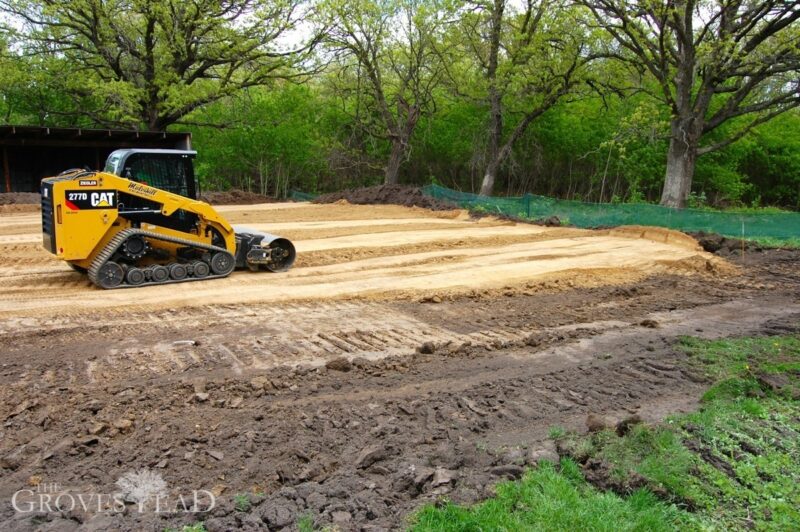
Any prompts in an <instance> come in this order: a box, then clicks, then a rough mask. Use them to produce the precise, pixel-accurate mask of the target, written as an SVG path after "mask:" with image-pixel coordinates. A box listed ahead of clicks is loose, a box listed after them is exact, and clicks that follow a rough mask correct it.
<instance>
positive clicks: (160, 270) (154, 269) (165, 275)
mask: <svg viewBox="0 0 800 532" xmlns="http://www.w3.org/2000/svg"><path fill="white" fill-rule="evenodd" d="M150 279H152V280H153V282H156V283H163V282H164V281H166V280H167V279H169V270H168V269H167V267H166V266H161V265H157V266H151V267H150Z"/></svg>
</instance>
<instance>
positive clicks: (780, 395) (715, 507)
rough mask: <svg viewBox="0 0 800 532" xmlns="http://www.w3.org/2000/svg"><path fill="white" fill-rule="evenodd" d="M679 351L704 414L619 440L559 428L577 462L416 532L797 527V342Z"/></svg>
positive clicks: (693, 343) (771, 340)
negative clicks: (695, 378) (697, 380)
mask: <svg viewBox="0 0 800 532" xmlns="http://www.w3.org/2000/svg"><path fill="white" fill-rule="evenodd" d="M682 347H683V349H685V350H686V352H687V354H688V366H689V368H688V369H689V370H690V371H692V372H694V373H702V374H704V375H706V376H707V377H709V379H711V380H712V381H713V382H714V384H713V385H712V386H711V387H710V389H709V390H708V391H707V392H706V393H705V394H704V395H703V399H702V406H701V408H700V410H699V411H697V412H694V413H691V414H683V415H676V416H672V417H670V418H668V419H667V420H666V421H665V422H664V423H661V424H659V425H657V426H646V425H635V426H633V427H632V429H631V430H630V431H629V432H628V433H627V434H625V435H624V436H622V437H620V436H618V435H617V434H615V433H613V432H611V431H604V432H600V433H597V434H593V435H590V436H580V435H576V434H574V433H569V432H566V431H564V430H563V429H560V428H557V427H554V428H552V429H551V430H550V435H551V437H552V438H554V439H556V440H558V441H559V443H560V447H561V448H562V449H567V450H568V452H569V454H570V456H571V457H573V458H574V460H575V461H573V460H571V459H568V458H562V461H561V463H560V464H559V465H557V466H553V465H550V464H546V463H544V464H542V465H540V466H538V467H537V468H536V469H533V470H530V471H528V472H527V473H526V475H525V476H524V477H523V479H522V480H521V481H519V482H511V483H505V484H501V485H500V486H499V487H498V489H497V496H496V497H495V498H493V499H490V500H488V501H485V502H484V503H481V504H478V505H475V506H472V507H469V508H462V507H459V506H455V505H452V504H446V505H445V506H443V507H441V508H436V507H434V506H427V507H425V508H423V509H422V510H421V511H420V512H419V513H418V514H417V515H416V516H415V518H414V520H413V525H412V526H413V528H414V529H415V530H446V531H473V530H475V531H478V530H520V529H524V530H531V529H546V530H573V529H589V530H666V529H670V530H674V529H676V528H681V529H697V530H708V529H720V530H727V529H749V528H755V529H759V530H790V529H797V528H798V523H800V401H798V399H800V337H798V336H783V337H768V338H742V339H736V340H720V341H713V342H709V341H703V340H697V339H692V338H687V339H684V340H683V342H682ZM580 464H584V466H583V467H584V468H586V469H583V470H582V466H581V465H580ZM582 471H586V474H587V475H588V474H589V472H591V473H592V475H591V480H592V482H593V483H595V484H596V485H598V486H603V487H604V489H607V490H608V491H601V490H599V489H597V488H595V487H593V486H591V485H590V484H588V483H587V482H586V481H585V480H584V477H583V475H582Z"/></svg>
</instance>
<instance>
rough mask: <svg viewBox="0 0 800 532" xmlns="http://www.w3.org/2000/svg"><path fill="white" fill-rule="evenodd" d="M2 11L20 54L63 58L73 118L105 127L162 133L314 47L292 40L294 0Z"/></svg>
mask: <svg viewBox="0 0 800 532" xmlns="http://www.w3.org/2000/svg"><path fill="white" fill-rule="evenodd" d="M0 7H2V8H3V9H4V10H5V11H6V12H7V13H8V14H10V15H11V17H12V19H13V21H14V24H11V25H10V27H9V28H10V30H11V31H12V32H13V33H17V38H18V41H19V42H20V48H21V51H22V53H25V54H39V55H44V56H51V57H52V56H55V57H59V58H63V59H64V60H65V62H66V63H67V64H69V65H71V66H72V68H71V71H70V72H68V73H67V75H68V76H69V77H70V80H69V83H68V84H67V87H68V89H69V91H70V92H71V93H72V94H73V96H74V98H75V99H76V100H79V101H81V102H82V105H81V107H80V109H79V112H80V113H81V114H84V115H86V116H88V117H89V118H90V119H91V120H92V121H93V122H95V123H99V124H104V125H108V126H120V125H135V126H137V127H144V128H146V129H149V130H154V131H160V130H164V129H165V128H166V127H167V126H169V125H170V124H173V123H175V122H177V121H179V120H180V119H181V118H183V117H184V116H186V115H187V114H189V113H191V112H192V111H193V110H195V109H197V108H198V107H201V106H202V105H204V104H207V103H210V102H213V101H216V100H218V99H220V98H223V97H225V96H228V95H231V94H233V93H235V92H236V91H238V90H240V89H242V88H245V87H252V86H257V85H263V84H265V83H268V82H270V81H271V80H274V79H275V78H279V77H287V76H291V75H293V74H294V72H293V71H291V70H290V68H291V67H292V66H294V65H295V64H296V63H297V62H299V61H302V60H303V59H304V57H305V53H304V52H307V51H308V50H309V49H310V48H311V45H312V44H313V42H314V37H313V36H312V37H310V38H309V39H308V40H306V41H304V42H301V39H298V38H296V37H292V32H294V31H295V30H296V28H297V25H298V23H299V22H300V20H301V18H302V16H303V14H304V4H303V3H302V0H192V1H185V0H0ZM9 28H7V29H9ZM307 33H313V32H307ZM88 101H93V102H94V103H95V105H88V104H87V102H88Z"/></svg>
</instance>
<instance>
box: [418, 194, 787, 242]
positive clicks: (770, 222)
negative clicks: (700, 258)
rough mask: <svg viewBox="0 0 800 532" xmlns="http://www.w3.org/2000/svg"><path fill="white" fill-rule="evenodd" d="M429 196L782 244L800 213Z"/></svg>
mask: <svg viewBox="0 0 800 532" xmlns="http://www.w3.org/2000/svg"><path fill="white" fill-rule="evenodd" d="M422 190H423V192H424V193H425V194H427V195H429V196H432V197H434V198H437V199H441V200H444V201H449V202H451V203H455V204H457V205H459V206H461V207H464V208H467V209H472V210H478V211H485V212H487V213H498V214H506V215H509V216H517V217H520V218H530V219H534V220H535V219H541V218H548V217H550V216H558V218H559V219H560V220H561V222H562V223H565V224H571V225H574V226H576V227H586V228H590V227H613V226H618V225H654V226H658V227H668V228H670V229H677V230H680V231H687V232H692V231H706V232H711V233H718V234H720V235H724V236H729V237H741V236H743V235H744V237H745V238H756V237H769V238H775V239H780V240H786V239H790V238H800V213H794V212H781V213H736V212H720V211H703V210H695V209H682V210H676V209H670V208H668V207H662V206H660V205H650V204H611V203H582V202H579V201H567V200H557V199H553V198H547V197H543V196H534V195H531V194H526V195H525V196H521V197H511V198H503V197H487V196H479V195H477V194H469V193H466V192H458V191H456V190H451V189H449V188H445V187H441V186H438V185H428V186H426V187H424V188H423V189H422Z"/></svg>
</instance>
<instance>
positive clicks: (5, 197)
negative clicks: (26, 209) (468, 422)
mask: <svg viewBox="0 0 800 532" xmlns="http://www.w3.org/2000/svg"><path fill="white" fill-rule="evenodd" d="M41 201H42V199H41V197H40V196H39V193H38V192H1V193H0V205H39V203H40V202H41Z"/></svg>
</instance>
